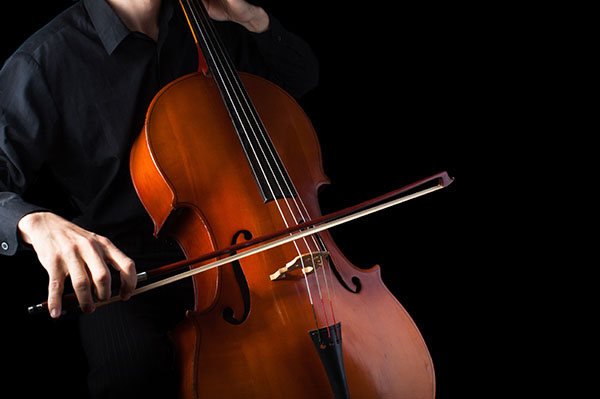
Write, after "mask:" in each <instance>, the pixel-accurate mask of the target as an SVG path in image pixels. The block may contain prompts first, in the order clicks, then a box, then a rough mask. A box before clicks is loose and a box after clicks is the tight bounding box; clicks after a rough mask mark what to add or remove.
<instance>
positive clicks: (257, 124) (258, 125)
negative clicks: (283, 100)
mask: <svg viewBox="0 0 600 399" xmlns="http://www.w3.org/2000/svg"><path fill="white" fill-rule="evenodd" d="M201 18H202V19H203V20H205V27H206V28H207V29H209V30H211V32H210V33H211V34H212V35H213V36H214V38H215V39H214V42H215V43H216V45H215V46H214V48H215V51H217V52H220V53H221V54H220V58H219V61H220V62H221V66H222V67H225V68H228V69H229V73H230V74H232V76H233V75H234V74H236V71H235V69H234V68H233V67H232V65H231V64H230V63H229V62H227V60H228V56H227V54H226V53H225V51H224V49H223V46H222V45H220V44H221V43H220V42H219V40H218V36H217V34H216V32H215V31H214V25H213V24H210V23H206V15H204V14H202V13H201ZM213 44H214V43H213ZM213 59H214V58H213ZM215 61H216V60H215ZM229 83H230V84H233V85H237V91H238V92H239V93H240V94H239V97H241V99H242V100H241V101H244V102H245V103H246V104H245V106H246V108H247V109H248V112H247V113H246V112H244V115H245V116H246V118H248V117H247V115H248V114H249V115H250V116H251V117H252V118H253V122H254V124H252V121H250V120H248V122H249V125H250V126H251V132H252V133H253V134H254V136H255V138H256V141H257V143H258V144H259V148H260V151H261V152H262V155H263V157H264V160H265V161H266V163H267V165H268V168H269V170H270V172H271V175H272V176H273V178H274V181H275V182H276V184H277V186H278V189H279V192H280V193H281V194H282V197H283V198H284V202H285V204H286V206H287V208H288V211H289V212H290V215H291V216H292V218H293V219H294V222H295V223H296V224H298V223H299V222H300V221H299V219H298V218H297V217H296V215H295V214H294V211H293V210H292V208H291V206H290V203H289V201H288V200H287V198H285V195H284V193H283V189H282V187H281V184H280V182H279V180H278V179H277V177H276V173H275V171H274V170H273V168H274V167H273V165H272V164H271V163H270V162H269V157H268V156H267V154H266V153H265V148H264V147H265V146H260V139H259V137H258V134H257V131H258V133H259V134H260V135H261V138H262V141H263V142H265V143H269V141H270V139H269V136H268V134H267V133H266V130H265V128H264V124H263V123H262V121H261V120H260V116H259V115H258V114H257V113H256V110H255V108H254V107H253V106H252V105H251V102H250V100H249V98H248V96H247V93H245V90H244V88H243V86H241V85H240V81H239V80H237V79H233V82H232V81H231V80H229ZM233 89H234V90H235V89H236V88H235V87H234V88H233ZM244 94H246V95H244ZM236 97H237V96H236ZM240 105H241V106H242V107H244V104H241V103H240ZM252 126H254V128H252ZM245 133H246V134H247V132H245ZM249 142H250V140H249ZM266 148H267V151H268V152H269V155H270V156H271V158H272V159H274V160H276V159H281V158H280V157H279V154H277V150H276V149H275V148H274V147H273V146H269V145H268V144H267V145H266ZM253 151H254V149H253ZM273 151H274V152H275V153H273ZM255 157H256V158H257V159H258V156H257V154H256V153H255ZM274 164H275V168H276V169H277V171H278V172H279V174H280V175H281V176H284V174H286V175H289V174H288V173H287V170H286V168H285V165H283V163H279V162H274ZM282 166H283V171H282V170H281V167H282ZM261 169H262V166H261ZM263 173H264V171H263ZM265 179H266V177H265ZM266 180H267V184H268V185H269V188H270V190H271V194H272V195H273V196H274V197H275V195H274V193H273V191H272V189H271V187H270V184H269V183H268V179H266ZM282 180H283V184H284V185H285V186H286V188H287V190H288V192H289V193H292V189H291V188H290V186H289V183H288V180H287V179H285V178H283V179H282ZM290 182H291V184H292V187H293V189H294V190H293V191H295V192H296V193H298V195H297V196H298V199H299V200H300V203H301V204H302V208H303V209H304V211H303V209H302V208H301V207H300V206H299V205H298V202H297V200H296V198H295V197H294V196H292V201H293V202H294V205H295V208H296V211H297V212H298V214H299V215H300V219H304V220H310V219H311V217H310V212H308V210H307V208H306V205H305V204H304V201H303V200H302V197H301V195H300V194H299V191H298V190H297V189H296V187H295V186H294V183H293V181H292V180H291V179H290ZM280 213H281V210H280ZM282 218H283V219H284V222H285V223H286V227H289V224H288V223H287V221H286V220H285V217H282ZM309 239H312V241H313V244H314V247H315V249H316V251H313V250H311V248H310V247H311V245H310V244H309V243H308V242H307V238H303V241H304V244H305V246H306V248H307V250H308V252H309V253H311V254H312V263H313V265H316V261H315V256H320V255H314V253H315V252H319V251H318V249H319V245H318V243H317V241H316V239H315V238H314V237H310V238H309ZM323 247H324V250H327V248H326V247H325V246H324V245H323ZM296 249H297V251H299V249H298V248H297V245H296ZM299 255H300V253H299ZM320 258H321V260H322V256H320ZM300 259H301V261H302V264H303V268H302V270H303V272H304V261H303V257H302V256H301V258H300ZM321 264H322V267H323V268H325V267H326V264H325V263H324V262H323V261H321ZM304 274H305V276H306V273H304ZM323 278H324V280H325V285H326V291H327V293H328V295H327V296H328V297H329V298H330V301H329V302H331V294H330V290H329V282H328V281H327V280H328V278H327V275H326V274H325V271H323ZM319 280H320V279H319V277H318V273H317V271H315V281H316V284H317V291H318V293H319V298H320V300H321V303H322V307H323V313H324V315H325V318H326V322H327V324H329V322H328V320H327V311H326V310H325V306H324V304H323V294H322V290H321V283H320V281H319ZM330 308H331V311H332V313H333V306H332V305H331V303H330ZM334 317H335V316H334Z"/></svg>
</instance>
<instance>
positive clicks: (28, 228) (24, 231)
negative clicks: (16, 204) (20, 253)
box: [17, 212, 49, 244]
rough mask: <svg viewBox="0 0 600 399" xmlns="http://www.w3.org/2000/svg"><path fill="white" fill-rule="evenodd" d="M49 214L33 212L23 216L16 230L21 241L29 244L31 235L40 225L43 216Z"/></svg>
mask: <svg viewBox="0 0 600 399" xmlns="http://www.w3.org/2000/svg"><path fill="white" fill-rule="evenodd" d="M45 213H46V214H47V213H49V212H33V213H28V214H27V215H25V216H23V217H22V218H21V220H19V223H18V224H17V230H18V232H19V237H20V238H21V240H22V241H23V242H25V243H27V244H31V241H32V240H31V233H32V232H33V231H34V230H35V228H36V226H38V225H39V224H40V221H41V220H42V218H43V217H44V215H43V214H45Z"/></svg>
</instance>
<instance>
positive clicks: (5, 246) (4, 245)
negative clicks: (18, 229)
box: [1, 242, 8, 251]
mask: <svg viewBox="0 0 600 399" xmlns="http://www.w3.org/2000/svg"><path fill="white" fill-rule="evenodd" d="M1 246H2V249H3V250H5V251H7V250H8V243H6V242H2V245H1Z"/></svg>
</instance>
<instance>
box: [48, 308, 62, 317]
mask: <svg viewBox="0 0 600 399" xmlns="http://www.w3.org/2000/svg"><path fill="white" fill-rule="evenodd" d="M50 316H52V317H53V318H57V317H58V316H60V312H59V311H58V309H56V308H52V310H50Z"/></svg>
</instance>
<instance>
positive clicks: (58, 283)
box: [48, 279, 64, 292]
mask: <svg viewBox="0 0 600 399" xmlns="http://www.w3.org/2000/svg"><path fill="white" fill-rule="evenodd" d="M63 287H64V281H63V280H58V279H52V280H50V282H49V283H48V290H49V291H50V292H56V291H59V292H60V291H62V290H63Z"/></svg>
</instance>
